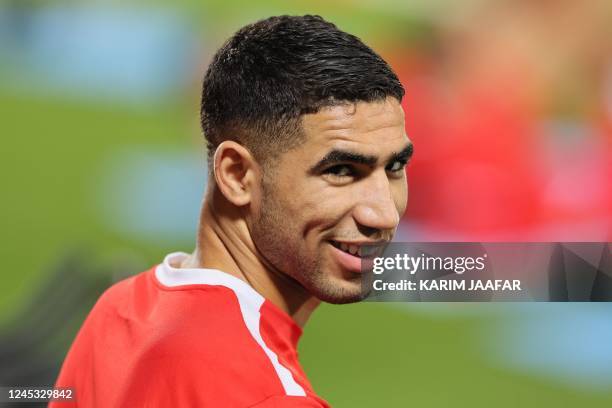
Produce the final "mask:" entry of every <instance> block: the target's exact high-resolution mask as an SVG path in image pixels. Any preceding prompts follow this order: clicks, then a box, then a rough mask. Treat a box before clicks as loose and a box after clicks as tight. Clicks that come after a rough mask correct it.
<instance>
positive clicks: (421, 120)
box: [391, 2, 612, 241]
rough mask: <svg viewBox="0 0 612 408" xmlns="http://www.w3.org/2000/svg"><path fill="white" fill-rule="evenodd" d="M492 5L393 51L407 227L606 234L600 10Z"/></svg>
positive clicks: (606, 63) (610, 122)
mask: <svg viewBox="0 0 612 408" xmlns="http://www.w3.org/2000/svg"><path fill="white" fill-rule="evenodd" d="M499 4H500V3H497V5H498V7H495V8H494V7H490V8H487V7H484V8H479V9H477V10H474V11H473V12H472V14H469V13H468V14H467V15H466V16H457V17H456V18H455V19H453V20H449V21H445V22H443V23H440V24H437V25H434V27H433V34H432V36H431V37H432V39H433V40H430V42H431V41H433V43H434V46H433V47H431V46H430V47H429V48H427V50H426V51H425V52H423V49H419V48H418V47H416V48H415V47H411V48H409V49H404V50H395V51H394V52H393V53H391V54H393V55H397V56H398V58H397V61H392V64H393V65H394V67H395V68H396V69H397V71H398V74H399V76H400V78H401V80H402V82H403V83H404V85H405V88H406V98H405V100H404V108H405V111H406V128H407V132H408V135H409V137H410V138H411V139H412V140H413V142H414V144H415V157H414V160H413V162H412V163H411V165H410V167H409V169H408V175H409V185H410V198H409V204H408V210H407V212H406V215H405V218H404V220H405V222H406V223H407V228H409V227H410V225H412V224H417V225H419V230H420V231H421V232H420V234H422V235H423V234H424V236H419V238H428V239H436V238H443V237H444V236H446V237H448V236H449V235H450V236H453V237H460V238H462V239H465V240H516V241H529V240H560V239H565V240H574V241H583V240H610V238H611V237H612V109H611V106H612V95H610V94H611V92H610V89H609V88H610V85H609V84H610V83H611V82H612V79H611V78H612V50H610V48H609V44H608V41H607V40H606V39H607V38H611V36H610V35H605V34H606V32H607V31H609V29H608V28H607V26H606V24H605V21H606V20H605V19H603V18H600V17H601V16H599V15H598V14H597V13H598V12H599V9H598V8H597V7H596V6H595V4H596V3H588V4H587V3H576V2H559V3H555V5H554V7H553V6H552V5H551V4H550V3H549V2H533V3H530V2H518V3H517V2H513V4H512V5H507V6H506V7H503V4H504V3H501V6H499ZM474 13H475V14H474ZM502 17H503V18H502ZM464 21H465V22H470V24H467V23H465V24H464ZM474 21H482V22H483V24H489V25H492V26H493V25H494V26H495V30H492V31H491V32H490V35H483V32H484V31H483V27H476V26H474V24H473V23H474ZM400 56H401V57H400ZM417 235H418V234H417Z"/></svg>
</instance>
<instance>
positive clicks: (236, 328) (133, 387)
mask: <svg viewBox="0 0 612 408" xmlns="http://www.w3.org/2000/svg"><path fill="white" fill-rule="evenodd" d="M184 257H186V254H183V253H174V254H170V255H168V256H167V257H166V259H165V260H164V262H163V263H162V264H161V265H158V266H157V267H156V268H153V269H151V270H149V271H146V272H143V273H141V274H138V275H136V276H133V277H131V278H128V279H126V280H124V281H121V282H119V283H117V284H115V285H114V286H112V287H111V288H110V289H108V290H107V291H106V292H105V293H104V294H103V295H102V296H101V298H100V299H99V300H98V302H97V303H96V305H95V306H94V308H93V310H92V311H91V313H90V314H89V316H88V317H87V319H86V320H85V323H84V324H83V327H82V328H81V330H80V332H79V333H78V335H77V337H76V339H75V341H74V343H73V345H72V347H71V349H70V351H69V352H68V355H67V357H66V360H65V361H64V364H63V366H62V370H61V372H60V375H59V378H58V380H57V383H56V387H73V388H74V390H75V395H76V402H75V403H58V402H56V403H51V404H50V407H67V406H80V407H130V408H132V407H241V408H246V407H329V405H328V404H327V403H326V402H325V401H324V400H323V399H321V398H319V397H318V396H316V395H315V393H314V391H313V390H312V387H311V385H310V383H309V382H308V379H307V378H306V375H305V374H304V371H303V370H302V368H301V367H300V364H299V362H298V355H297V343H298V340H299V338H300V336H301V334H302V330H301V329H300V327H299V326H297V325H296V324H295V322H294V321H293V319H292V318H291V317H290V316H289V315H287V314H286V313H285V312H283V311H281V310H280V309H279V308H277V307H276V306H275V305H273V304H272V303H271V302H270V301H268V300H266V299H264V298H263V297H262V296H261V295H260V294H259V293H257V292H256V291H255V290H254V289H253V288H252V287H251V286H249V285H248V284H247V283H246V282H244V281H242V280H240V279H238V278H236V277H234V276H232V275H229V274H227V273H224V272H221V271H218V270H213V269H178V268H175V267H173V266H172V265H177V264H180V262H181V260H182V259H184Z"/></svg>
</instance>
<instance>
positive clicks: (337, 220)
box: [180, 98, 412, 326]
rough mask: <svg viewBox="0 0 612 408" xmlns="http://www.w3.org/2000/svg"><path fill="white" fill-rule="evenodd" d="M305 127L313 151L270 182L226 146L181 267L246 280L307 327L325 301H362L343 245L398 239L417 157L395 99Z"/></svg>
mask: <svg viewBox="0 0 612 408" xmlns="http://www.w3.org/2000/svg"><path fill="white" fill-rule="evenodd" d="M302 128H303V132H304V136H305V138H304V142H303V143H301V144H300V145H299V146H297V147H295V148H293V149H291V150H289V151H288V152H285V153H283V154H281V155H280V156H279V157H278V158H277V160H276V162H275V163H274V166H273V168H271V169H270V168H267V169H266V171H265V174H264V167H263V166H262V165H261V164H260V163H258V162H257V160H255V158H254V157H253V156H252V155H251V153H250V152H249V151H248V150H247V149H246V148H245V147H243V146H242V145H240V144H238V143H236V142H233V141H226V142H223V143H221V144H220V145H219V147H218V148H217V150H216V152H215V156H214V182H211V183H209V186H208V190H207V193H206V197H205V200H204V203H203V206H202V212H201V217H200V225H199V232H198V240H197V244H196V249H195V251H194V252H193V254H192V255H191V256H190V257H188V258H187V259H186V260H185V261H184V262H183V263H182V264H181V265H180V267H191V268H193V267H199V268H213V269H219V270H222V271H224V272H226V273H229V274H231V275H234V276H236V277H238V278H240V279H243V280H244V281H246V282H247V283H249V284H250V285H251V286H252V287H253V288H254V289H255V290H256V291H258V292H259V293H260V294H261V295H262V296H264V297H265V298H267V299H268V300H270V301H271V302H273V303H275V304H276V305H277V306H279V307H280V308H281V309H283V310H284V311H286V312H287V313H288V314H289V315H290V316H292V317H293V319H294V320H295V321H296V323H297V324H299V325H300V326H303V325H304V324H305V323H306V321H307V319H308V317H309V316H310V314H311V313H312V311H313V310H314V309H315V308H316V306H317V305H318V304H319V303H320V302H321V301H326V302H330V303H348V302H354V301H358V300H360V299H361V297H362V294H361V276H362V275H361V272H360V270H359V267H358V266H357V267H356V266H355V265H359V259H358V258H355V257H353V256H352V255H349V254H347V253H346V252H343V251H341V250H340V249H338V248H336V247H335V246H338V245H339V243H340V242H343V243H345V244H353V245H355V244H366V243H378V244H384V243H386V242H389V241H390V240H391V239H392V237H393V235H394V233H395V230H396V228H397V225H398V223H399V220H400V218H401V216H402V214H403V213H404V211H405V209H406V203H407V195H408V190H407V182H406V175H405V171H404V165H405V162H406V161H407V160H408V159H409V156H410V154H411V153H412V150H411V143H410V141H409V139H408V137H407V136H406V134H405V131H404V113H403V110H402V108H401V106H400V104H399V102H398V101H397V100H396V99H394V98H387V99H386V100H384V101H377V102H358V103H355V104H346V105H339V106H333V107H328V108H324V109H321V110H320V111H319V112H318V113H316V114H309V115H304V116H303V117H302ZM332 241H333V243H332Z"/></svg>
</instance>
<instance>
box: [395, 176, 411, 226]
mask: <svg viewBox="0 0 612 408" xmlns="http://www.w3.org/2000/svg"><path fill="white" fill-rule="evenodd" d="M391 194H392V195H393V201H394V203H395V208H397V212H398V213H399V215H400V217H401V216H403V215H404V212H406V207H407V206H408V182H407V180H406V179H404V180H402V181H401V182H398V183H397V186H393V187H392V192H391Z"/></svg>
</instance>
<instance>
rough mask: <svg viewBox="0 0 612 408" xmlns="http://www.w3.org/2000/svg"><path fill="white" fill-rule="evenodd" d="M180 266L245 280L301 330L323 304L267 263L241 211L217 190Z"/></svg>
mask: <svg viewBox="0 0 612 408" xmlns="http://www.w3.org/2000/svg"><path fill="white" fill-rule="evenodd" d="M181 267H184V268H210V269H218V270H221V271H223V272H225V273H228V274H230V275H233V276H235V277H237V278H239V279H242V280H243V281H245V282H246V283H248V284H249V285H250V286H251V287H253V289H255V290H256V291H257V292H258V293H260V294H261V295H262V296H263V297H265V298H266V299H267V300H269V301H271V302H272V303H274V304H275V305H276V306H278V307H279V308H280V309H281V310H283V311H285V312H286V313H287V314H288V315H289V316H291V317H292V318H293V320H294V321H295V322H296V323H297V324H298V325H299V326H300V327H304V325H305V324H306V322H307V321H308V319H309V317H310V315H311V314H312V312H313V311H314V309H315V308H316V307H317V306H318V305H319V303H320V301H319V300H318V299H317V298H315V297H313V296H311V295H310V294H309V293H308V292H307V291H306V290H305V289H304V288H303V287H302V286H301V285H300V284H299V283H298V282H296V281H295V280H294V279H293V278H291V277H289V276H288V275H286V274H285V273H283V272H281V271H279V270H277V269H276V268H274V267H273V266H272V265H269V264H267V263H266V262H265V260H264V258H263V257H262V256H261V255H260V254H259V252H258V251H257V248H256V247H255V245H254V243H253V242H252V240H251V238H250V234H249V233H248V228H247V225H246V222H245V220H244V217H243V216H242V214H241V213H240V209H238V208H235V207H233V206H230V205H228V204H227V203H225V202H224V199H223V197H222V196H221V194H220V193H218V191H216V189H214V190H213V191H212V192H211V193H210V194H209V195H208V196H207V198H206V200H205V201H204V205H203V206H202V211H201V214H200V226H199V230H198V237H197V243H196V248H195V251H194V252H193V254H191V256H189V257H188V258H187V259H185V261H184V262H183V263H182V264H181Z"/></svg>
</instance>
